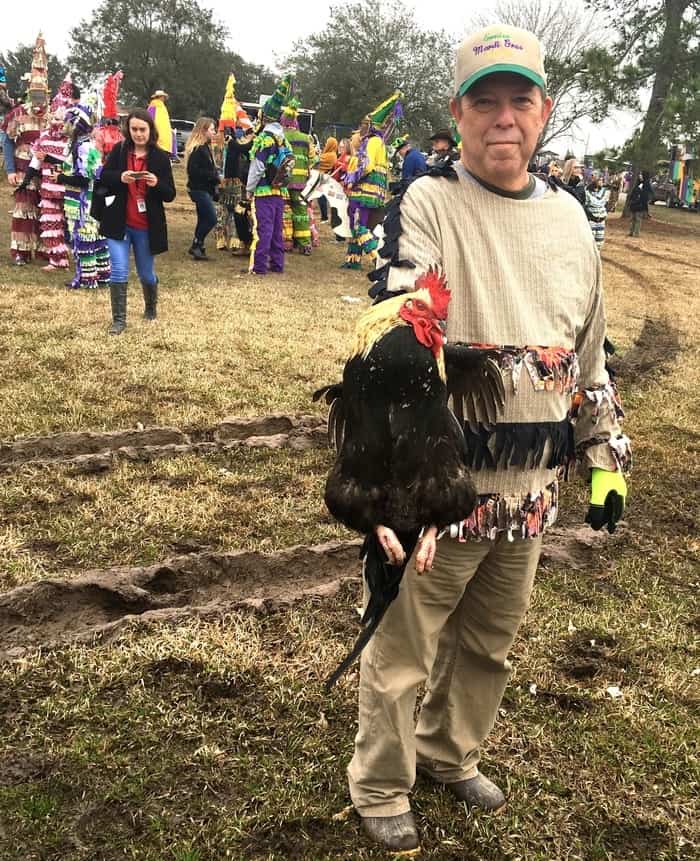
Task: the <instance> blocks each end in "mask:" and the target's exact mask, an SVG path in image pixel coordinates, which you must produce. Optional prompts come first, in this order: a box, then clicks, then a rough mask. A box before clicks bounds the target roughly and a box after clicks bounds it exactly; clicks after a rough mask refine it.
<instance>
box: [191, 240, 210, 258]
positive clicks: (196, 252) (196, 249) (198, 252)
mask: <svg viewBox="0 0 700 861" xmlns="http://www.w3.org/2000/svg"><path fill="white" fill-rule="evenodd" d="M192 256H193V257H194V259H195V260H208V259H209V258H208V257H207V253H206V251H205V250H204V243H203V242H195V243H194V245H193V246H192Z"/></svg>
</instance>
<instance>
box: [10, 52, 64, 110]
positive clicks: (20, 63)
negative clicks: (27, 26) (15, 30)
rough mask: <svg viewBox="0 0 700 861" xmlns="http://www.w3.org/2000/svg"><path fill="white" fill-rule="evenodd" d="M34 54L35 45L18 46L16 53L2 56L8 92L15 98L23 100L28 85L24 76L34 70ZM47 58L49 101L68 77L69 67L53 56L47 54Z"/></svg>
mask: <svg viewBox="0 0 700 861" xmlns="http://www.w3.org/2000/svg"><path fill="white" fill-rule="evenodd" d="M33 53H34V46H33V45H18V46H17V47H16V48H15V50H14V51H7V52H6V53H4V54H0V63H2V65H3V66H4V67H5V76H6V78H7V91H8V93H10V95H11V96H13V97H14V98H17V99H22V98H23V97H24V93H25V91H26V89H27V85H26V84H25V83H24V82H23V81H22V75H25V74H26V73H27V72H29V70H30V69H31V68H32V56H33ZM47 56H48V61H49V68H48V72H49V99H51V98H52V97H53V96H54V95H56V93H57V92H58V88H59V87H60V86H61V81H62V80H63V79H64V78H65V76H66V71H67V66H66V65H65V63H63V62H61V60H59V59H58V57H55V56H54V55H53V54H47Z"/></svg>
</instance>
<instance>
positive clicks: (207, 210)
mask: <svg viewBox="0 0 700 861" xmlns="http://www.w3.org/2000/svg"><path fill="white" fill-rule="evenodd" d="M189 194H190V198H191V199H192V200H193V201H194V202H195V205H196V207H197V226H196V227H195V229H194V239H195V242H198V243H199V244H200V245H202V244H203V243H204V240H205V239H206V238H207V235H208V234H209V233H210V232H211V231H212V230H213V229H214V227H215V226H216V221H217V218H216V207H215V206H214V199H213V197H212V196H211V194H209V192H208V191H191V192H190V193H189Z"/></svg>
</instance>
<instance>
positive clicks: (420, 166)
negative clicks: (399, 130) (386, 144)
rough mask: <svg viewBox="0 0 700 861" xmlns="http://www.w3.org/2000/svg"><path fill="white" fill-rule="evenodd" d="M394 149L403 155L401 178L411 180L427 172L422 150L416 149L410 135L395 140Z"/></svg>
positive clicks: (405, 180) (406, 180)
mask: <svg viewBox="0 0 700 861" xmlns="http://www.w3.org/2000/svg"><path fill="white" fill-rule="evenodd" d="M394 149H395V150H396V152H397V153H398V154H399V155H400V156H401V159H402V162H401V179H402V181H404V182H410V181H411V180H412V179H415V178H416V177H417V176H420V175H421V174H422V173H425V171H426V169H427V164H426V163H425V156H424V155H423V153H422V152H419V151H418V150H417V149H414V148H413V146H412V145H411V142H410V140H409V139H408V135H403V136H402V137H400V138H397V139H396V140H395V141H394Z"/></svg>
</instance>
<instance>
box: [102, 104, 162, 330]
mask: <svg viewBox="0 0 700 861" xmlns="http://www.w3.org/2000/svg"><path fill="white" fill-rule="evenodd" d="M157 142H158V132H157V131H156V127H155V125H154V123H153V119H152V118H151V116H150V114H149V113H148V112H147V111H145V110H143V109H142V108H137V109H136V110H133V111H132V112H131V113H130V114H129V116H128V117H127V121H126V140H124V141H123V143H121V144H117V145H116V146H115V147H114V149H113V150H112V151H111V152H110V154H109V156H108V157H107V162H106V163H105V166H104V168H103V169H102V174H101V176H100V182H101V185H102V187H103V190H104V191H105V192H106V195H105V197H104V209H103V211H102V213H101V215H100V219H99V221H100V233H101V234H102V235H103V236H106V237H107V244H108V246H109V256H110V262H111V265H112V280H111V283H110V298H111V301H112V326H111V328H110V330H109V332H110V334H111V335H120V334H121V333H122V332H123V331H124V329H125V328H126V296H127V282H128V280H129V249H130V248H133V249H134V260H135V261H136V270H137V272H138V274H139V279H140V280H141V285H142V287H143V299H144V304H145V311H144V315H143V316H144V319H146V320H155V319H156V306H157V304H158V278H157V277H156V272H155V266H154V259H153V258H154V256H155V255H156V254H161V253H162V252H163V251H167V250H168V228H167V224H166V221H165V208H164V207H163V204H164V203H170V201H171V200H174V199H175V182H174V181H173V171H172V168H171V166H170V156H169V155H168V153H166V152H165V151H164V150H162V149H160V148H159V147H158V146H157Z"/></svg>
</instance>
